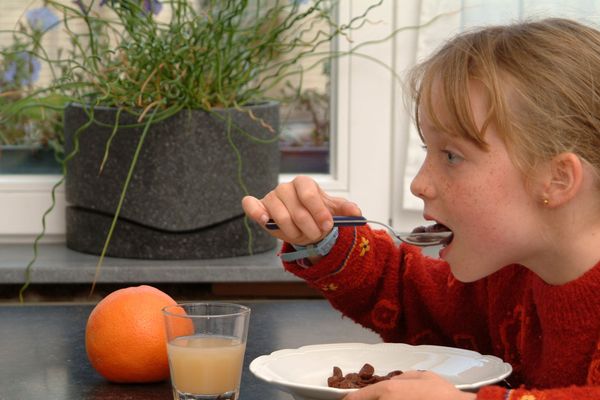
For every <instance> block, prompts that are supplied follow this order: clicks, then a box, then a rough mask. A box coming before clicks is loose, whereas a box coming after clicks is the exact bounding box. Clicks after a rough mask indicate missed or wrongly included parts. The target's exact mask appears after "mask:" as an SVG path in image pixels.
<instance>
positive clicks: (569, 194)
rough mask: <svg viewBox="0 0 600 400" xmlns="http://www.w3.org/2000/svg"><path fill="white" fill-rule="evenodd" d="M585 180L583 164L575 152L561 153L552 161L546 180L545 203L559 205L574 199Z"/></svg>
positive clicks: (550, 205) (551, 205) (552, 205)
mask: <svg viewBox="0 0 600 400" xmlns="http://www.w3.org/2000/svg"><path fill="white" fill-rule="evenodd" d="M582 181H583V165H582V163H581V159H580V158H579V157H578V156H577V155H576V154H574V153H560V154H558V155H556V156H555V157H554V158H553V159H552V160H551V161H550V174H549V175H547V179H546V180H545V182H544V189H545V190H544V198H543V199H542V200H543V202H544V204H546V205H547V206H549V207H558V206H561V205H563V204H565V203H567V202H568V201H569V200H571V199H573V198H574V197H575V196H576V195H577V193H578V192H579V189H580V188H581V184H582Z"/></svg>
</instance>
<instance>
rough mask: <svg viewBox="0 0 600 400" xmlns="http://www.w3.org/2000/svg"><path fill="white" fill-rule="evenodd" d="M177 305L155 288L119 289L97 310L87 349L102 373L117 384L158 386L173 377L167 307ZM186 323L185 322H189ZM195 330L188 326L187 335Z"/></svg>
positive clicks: (90, 323)
mask: <svg viewBox="0 0 600 400" xmlns="http://www.w3.org/2000/svg"><path fill="white" fill-rule="evenodd" d="M173 304H176V302H175V300H173V299H172V298H171V297H170V296H169V295H168V294H166V293H164V292H162V291H160V290H158V289H156V288H154V287H152V286H145V285H143V286H137V287H128V288H124V289H119V290H116V291H114V292H112V293H110V294H109V295H108V296H106V297H105V298H103V299H102V300H101V301H100V302H98V304H97V305H96V307H94V309H93V310H92V312H91V314H90V316H89V317H88V321H87V325H86V328H85V349H86V352H87V355H88V358H89V360H90V363H91V364H92V366H93V367H94V369H95V370H96V371H98V373H99V374H100V375H102V376H103V377H104V378H106V379H107V380H109V381H111V382H119V383H134V382H135V383H144V382H157V381H162V380H165V379H167V378H168V377H169V362H168V359H167V343H166V333H165V323H164V317H163V315H162V312H161V310H162V308H163V307H166V306H169V305H173ZM183 322H185V321H183ZM186 330H187V331H189V330H190V326H185V325H184V326H182V327H181V332H182V333H185V332H186Z"/></svg>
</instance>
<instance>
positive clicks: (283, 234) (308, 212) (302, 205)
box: [242, 176, 361, 245]
mask: <svg viewBox="0 0 600 400" xmlns="http://www.w3.org/2000/svg"><path fill="white" fill-rule="evenodd" d="M242 207H243V208H244V212H245V213H246V215H248V217H250V218H251V219H253V220H254V221H256V222H258V223H259V224H261V225H263V226H264V225H265V224H266V223H267V221H268V220H269V219H273V220H275V222H276V223H277V225H278V226H279V229H278V230H269V231H268V232H269V233H270V234H271V235H273V236H275V237H277V238H279V239H281V240H283V241H285V242H289V243H293V244H298V245H307V244H311V243H316V242H318V241H320V240H321V239H323V238H324V237H325V236H326V235H327V234H328V233H329V232H330V231H331V229H332V228H333V219H332V215H353V216H354V215H356V216H360V215H361V212H360V209H359V208H358V206H357V205H356V204H354V203H351V202H349V201H347V200H345V199H343V198H341V197H332V196H329V195H328V194H327V193H325V192H324V191H323V190H322V189H321V187H320V186H319V185H318V184H317V183H316V182H315V181H314V180H313V179H311V178H309V177H307V176H298V177H296V178H294V180H293V181H291V182H289V183H282V184H280V185H278V186H277V187H276V188H275V189H273V190H272V191H271V192H269V193H267V195H266V196H265V197H263V198H262V199H257V198H256V197H252V196H246V197H244V198H243V199H242Z"/></svg>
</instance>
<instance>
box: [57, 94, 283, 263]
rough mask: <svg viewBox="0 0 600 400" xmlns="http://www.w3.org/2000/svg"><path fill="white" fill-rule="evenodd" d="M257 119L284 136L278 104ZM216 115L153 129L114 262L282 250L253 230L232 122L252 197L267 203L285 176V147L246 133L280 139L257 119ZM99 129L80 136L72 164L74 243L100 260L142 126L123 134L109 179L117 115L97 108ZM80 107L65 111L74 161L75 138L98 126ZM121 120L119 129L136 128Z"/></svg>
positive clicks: (262, 108)
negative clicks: (229, 124)
mask: <svg viewBox="0 0 600 400" xmlns="http://www.w3.org/2000/svg"><path fill="white" fill-rule="evenodd" d="M251 109H252V113H253V114H254V115H255V116H256V117H257V118H261V119H263V120H264V121H266V122H267V123H268V124H269V125H271V126H272V127H273V128H274V129H275V131H276V132H278V131H279V105H278V104H277V103H265V104H261V105H257V106H254V107H251ZM214 113H215V114H214V115H212V114H210V113H207V112H204V111H201V110H192V111H183V112H180V113H178V114H176V115H175V116H173V117H171V118H169V119H166V120H164V121H161V122H158V123H156V124H154V125H153V126H152V127H151V128H150V131H149V132H148V135H147V136H146V140H145V142H144V145H143V147H142V150H141V152H140V155H139V159H138V162H137V165H136V167H135V173H134V175H133V177H132V179H131V181H130V184H129V186H128V189H127V194H126V197H125V200H124V203H123V206H122V209H121V212H120V215H119V220H118V223H117V225H116V228H115V231H114V233H113V237H112V239H111V242H110V245H109V247H108V250H107V255H109V256H114V257H125V258H146V259H198V258H201V259H203V258H218V257H233V256H241V255H247V254H250V253H251V252H252V253H258V252H264V251H267V250H270V249H273V248H274V247H275V245H276V240H275V239H273V238H272V237H271V236H269V235H268V234H266V233H265V232H264V231H263V230H262V229H261V228H260V227H258V226H257V225H256V224H254V223H251V222H250V223H249V226H250V230H251V236H252V240H251V242H250V235H249V234H248V232H247V229H246V227H245V224H244V214H243V211H242V208H241V203H240V202H241V199H242V197H243V196H244V190H243V189H242V187H241V184H240V180H239V178H238V159H237V156H236V151H235V150H234V149H233V148H232V146H231V144H230V142H229V139H228V137H227V130H226V122H225V118H226V116H227V115H231V118H232V123H233V126H234V127H238V128H239V129H235V128H234V129H233V131H232V134H231V140H232V141H233V143H234V144H235V146H236V148H237V150H238V151H239V155H240V157H241V160H242V168H241V171H242V172H241V180H242V181H243V184H244V185H245V186H246V188H247V189H248V191H249V193H251V194H252V195H256V196H263V195H264V194H266V193H267V192H268V191H269V190H271V189H272V188H273V187H274V186H275V185H276V184H277V180H278V175H279V149H278V141H277V140H273V141H271V142H270V143H267V144H265V143H257V142H255V141H252V140H250V139H248V137H247V135H251V136H256V137H259V138H263V139H267V138H273V136H274V134H273V133H271V132H269V131H268V130H266V129H265V128H263V127H261V126H260V124H259V123H258V122H257V121H256V120H253V119H252V118H251V117H250V116H249V114H248V113H245V112H240V111H237V110H231V109H224V110H216V111H214ZM93 115H94V119H95V121H97V123H94V124H92V125H91V126H90V127H88V128H87V129H86V130H85V131H83V132H82V133H81V134H80V135H79V136H78V145H79V151H78V153H77V154H76V155H75V157H74V158H73V159H72V160H70V161H68V163H67V176H66V189H65V190H66V198H67V202H68V203H69V206H68V208H67V246H68V247H69V248H71V249H74V250H77V251H81V252H86V253H92V254H100V253H101V251H102V248H103V246H104V241H105V239H106V236H107V232H108V230H109V227H110V224H111V222H112V220H113V217H114V215H115V210H116V209H117V205H118V202H119V197H120V195H121V190H122V188H123V184H124V182H125V179H126V176H127V171H128V170H129V166H130V164H131V161H132V158H133V155H134V152H135V148H136V146H137V143H138V141H139V139H140V137H141V134H142V130H143V129H142V128H124V129H121V128H120V129H119V131H118V133H117V134H116V136H115V138H114V139H113V140H112V143H111V146H110V151H109V155H108V161H107V162H106V164H105V167H104V169H103V171H102V173H100V171H99V167H100V165H101V162H102V158H103V156H104V152H105V148H106V143H107V140H108V138H109V137H110V134H111V132H112V126H113V124H114V121H115V118H116V110H115V109H112V108H95V110H94V113H93ZM89 118H90V117H89V115H88V113H86V110H85V109H84V108H83V107H82V106H80V105H71V106H69V107H67V109H66V110H65V140H66V154H69V153H70V152H71V150H72V149H73V148H74V147H73V146H74V143H75V140H74V135H75V132H77V130H78V129H79V128H80V127H81V126H83V125H84V124H85V123H87V122H88V121H89ZM134 122H135V118H134V117H133V116H132V115H129V114H127V115H125V114H122V115H121V118H120V122H119V124H120V125H126V124H133V123H134Z"/></svg>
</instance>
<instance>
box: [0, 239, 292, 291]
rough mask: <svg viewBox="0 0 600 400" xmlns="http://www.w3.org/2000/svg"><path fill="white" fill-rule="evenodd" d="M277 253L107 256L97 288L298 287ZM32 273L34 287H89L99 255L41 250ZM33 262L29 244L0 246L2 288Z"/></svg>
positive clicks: (16, 281)
mask: <svg viewBox="0 0 600 400" xmlns="http://www.w3.org/2000/svg"><path fill="white" fill-rule="evenodd" d="M279 248H280V246H277V247H276V249H275V250H272V251H269V252H266V253H261V254H256V255H252V256H245V257H233V258H219V259H210V260H136V259H124V258H112V257H107V258H105V259H104V262H103V265H102V268H101V271H100V275H99V277H98V283H123V282H140V281H144V282H149V283H152V282H161V283H177V282H197V283H202V282H207V283H209V282H210V283H214V282H299V281H300V280H299V279H298V278H296V277H295V276H293V275H292V274H289V273H287V272H285V271H284V270H283V268H282V266H281V261H280V260H279V257H277V254H276V253H277V251H278V250H279ZM38 253H39V255H38V259H37V261H36V262H35V264H34V265H33V267H32V269H31V282H32V283H89V282H92V280H93V278H94V274H95V271H96V264H97V263H98V258H99V257H98V256H96V255H90V254H84V253H79V252H76V251H73V250H70V249H68V248H67V247H66V246H65V245H64V244H43V245H40V246H39V252H38ZM32 257H33V246H32V245H31V244H0V284H20V283H23V280H24V273H25V267H26V266H27V264H28V263H29V261H30V260H31V259H32Z"/></svg>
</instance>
